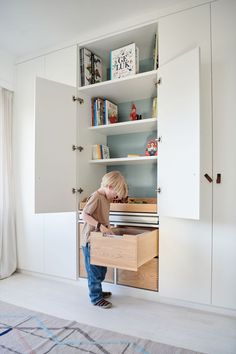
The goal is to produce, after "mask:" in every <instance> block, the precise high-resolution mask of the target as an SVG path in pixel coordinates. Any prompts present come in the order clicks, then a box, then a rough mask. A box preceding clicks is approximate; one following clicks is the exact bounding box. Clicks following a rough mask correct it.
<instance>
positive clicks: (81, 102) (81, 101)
mask: <svg viewBox="0 0 236 354" xmlns="http://www.w3.org/2000/svg"><path fill="white" fill-rule="evenodd" d="M72 101H74V102H75V101H78V102H79V103H80V104H83V103H84V100H83V98H80V97H75V96H72Z"/></svg>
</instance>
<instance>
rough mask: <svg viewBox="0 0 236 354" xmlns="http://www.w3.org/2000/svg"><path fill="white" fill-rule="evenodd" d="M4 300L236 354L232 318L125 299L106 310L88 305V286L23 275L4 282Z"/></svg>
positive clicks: (0, 293) (0, 287) (0, 285)
mask: <svg viewBox="0 0 236 354" xmlns="http://www.w3.org/2000/svg"><path fill="white" fill-rule="evenodd" d="M0 300H2V301H6V302H9V303H12V304H15V305H18V306H24V307H27V308H29V309H32V310H36V311H41V312H44V313H48V314H51V315H54V316H58V317H60V318H66V319H71V320H76V321H77V322H81V323H86V324H90V325H93V326H97V327H100V328H105V329H109V330H113V331H116V332H121V333H125V334H129V335H134V336H138V337H143V338H147V339H151V340H154V341H157V342H161V343H166V344H171V345H175V346H180V347H183V348H188V349H192V350H196V351H200V352H203V353H212V354H226V353H227V354H228V353H231V354H235V353H236V318H234V317H228V316H223V315H218V314H212V313H209V312H204V311H198V310H193V309H187V308H184V307H177V306H170V305H166V304H161V303H157V302H152V301H147V300H141V299H135V298H133V297H127V296H121V295H114V296H113V299H112V302H113V304H114V307H113V308H112V309H109V310H103V309H99V308H97V307H95V306H92V305H91V304H90V303H89V300H88V294H87V289H86V288H85V287H84V286H80V285H78V284H76V285H74V284H71V283H64V282H59V281H55V280H51V279H44V278H39V277H36V276H30V275H25V274H14V275H13V276H11V277H10V278H8V279H4V280H1V281H0Z"/></svg>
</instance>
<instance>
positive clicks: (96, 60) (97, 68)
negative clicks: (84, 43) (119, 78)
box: [80, 48, 102, 86]
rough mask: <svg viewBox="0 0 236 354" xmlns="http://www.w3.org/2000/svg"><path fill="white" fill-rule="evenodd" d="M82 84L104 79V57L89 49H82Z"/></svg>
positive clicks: (94, 82)
mask: <svg viewBox="0 0 236 354" xmlns="http://www.w3.org/2000/svg"><path fill="white" fill-rule="evenodd" d="M80 75H81V86H87V85H91V84H96V83H98V82H101V81H102V59H101V58H100V57H99V56H97V55H96V54H94V53H92V52H91V51H90V50H89V49H86V48H81V49H80Z"/></svg>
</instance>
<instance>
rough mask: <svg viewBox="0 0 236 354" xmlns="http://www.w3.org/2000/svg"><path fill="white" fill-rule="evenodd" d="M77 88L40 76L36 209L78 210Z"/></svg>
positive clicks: (38, 81)
mask: <svg viewBox="0 0 236 354" xmlns="http://www.w3.org/2000/svg"><path fill="white" fill-rule="evenodd" d="M73 95H75V88H74V87H71V86H67V85H64V84H61V83H60V84H59V83H57V82H54V81H49V80H46V79H42V78H37V79H36V98H35V121H36V122H35V132H36V136H35V211H36V213H50V212H63V211H75V210H76V197H75V195H74V194H72V188H75V187H76V153H75V151H73V150H72V145H73V144H76V103H75V102H73V100H72V96H73Z"/></svg>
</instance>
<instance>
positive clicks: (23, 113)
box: [14, 46, 77, 279]
mask: <svg viewBox="0 0 236 354" xmlns="http://www.w3.org/2000/svg"><path fill="white" fill-rule="evenodd" d="M76 49H77V48H76V46H72V47H68V48H65V49H62V50H58V51H56V52H54V53H51V54H48V55H45V56H41V57H39V58H37V59H32V60H29V61H27V62H24V63H21V64H18V65H17V80H16V82H17V87H16V94H15V117H14V141H15V144H14V161H15V176H16V203H17V248H18V268H19V269H21V270H27V271H33V272H38V273H43V274H48V275H54V276H59V277H64V278H69V279H76V277H77V251H76V249H77V235H76V213H75V212H73V213H55V214H48V213H45V214H35V167H36V166H35V149H37V146H35V79H36V77H42V78H46V79H50V80H57V81H58V82H61V83H63V84H70V85H73V86H75V85H76V56H77V50H76ZM57 103H58V102H55V105H57ZM55 130H56V129H55V126H54V127H53V131H54V132H55ZM46 134H47V132H46V131H45V132H44V135H45V136H46ZM45 149H47V150H48V152H49V151H51V150H50V149H54V150H53V151H54V153H55V159H56V160H57V158H58V152H60V145H58V146H54V147H53V146H52V143H51V142H50V143H49V145H48V146H45ZM46 163H47V159H46V160H45V164H46ZM45 166H46V165H45ZM60 178H62V177H61V174H60V175H58V176H57V180H60ZM64 180H65V179H64ZM74 180H75V177H74ZM55 193H56V194H57V195H58V197H59V198H60V197H61V195H60V190H55Z"/></svg>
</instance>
